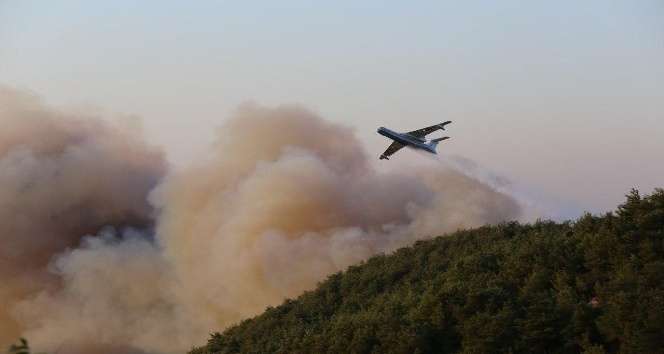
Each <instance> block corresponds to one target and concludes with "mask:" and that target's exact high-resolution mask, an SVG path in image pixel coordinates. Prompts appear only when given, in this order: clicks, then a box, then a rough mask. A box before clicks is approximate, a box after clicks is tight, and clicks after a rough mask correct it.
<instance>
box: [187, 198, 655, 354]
mask: <svg viewBox="0 0 664 354" xmlns="http://www.w3.org/2000/svg"><path fill="white" fill-rule="evenodd" d="M663 240H664V190H662V189H658V190H656V191H655V192H654V193H653V194H652V195H649V196H641V195H640V194H639V193H638V192H637V191H635V190H634V191H632V192H631V193H630V194H629V195H628V196H627V200H626V202H625V203H624V204H622V205H620V206H619V207H618V209H617V210H616V211H615V212H613V213H608V214H606V215H603V216H593V215H589V214H587V215H584V216H583V217H581V218H579V219H578V220H576V221H574V222H565V223H555V222H550V221H539V222H536V223H534V224H527V225H521V224H519V223H516V222H511V223H505V224H501V225H497V226H485V227H481V228H478V229H474V230H467V231H459V232H457V233H454V234H452V235H447V236H444V237H438V238H435V239H432V240H428V241H420V242H418V243H416V244H415V245H413V246H412V247H408V248H403V249H400V250H398V251H396V252H395V253H393V254H391V255H379V256H376V257H373V258H371V259H369V260H367V261H366V262H364V263H362V264H360V265H357V266H353V267H350V268H349V269H348V270H346V271H345V272H342V273H337V274H333V275H331V276H330V277H329V278H328V279H327V280H325V281H324V282H322V283H321V284H319V286H318V288H317V289H315V290H313V291H309V292H306V293H304V294H303V295H302V296H300V297H299V298H297V299H295V300H286V301H285V302H284V303H283V304H282V305H280V306H278V307H274V308H272V307H270V308H268V309H267V310H266V311H265V312H264V313H263V314H262V315H260V316H257V317H255V318H252V319H249V320H246V321H243V322H242V323H240V324H238V325H236V326H234V327H231V328H228V329H227V330H225V331H224V332H223V333H215V334H213V335H212V337H211V338H210V340H209V342H208V344H207V345H205V346H203V347H200V348H195V349H193V350H192V351H191V352H190V354H210V353H215V354H217V353H219V354H221V353H434V352H435V353H453V352H464V353H489V352H539V353H568V352H586V353H617V352H620V353H661V352H664V245H663Z"/></svg>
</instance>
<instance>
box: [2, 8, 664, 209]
mask: <svg viewBox="0 0 664 354" xmlns="http://www.w3.org/2000/svg"><path fill="white" fill-rule="evenodd" d="M663 63H664V2H663V1H661V0H638V1H599V0H589V1H583V2H579V1H571V0H563V1H555V2H533V1H511V0H508V1H500V2H495V1H464V2H452V1H409V2H406V1H334V2H332V1H329V2H321V1H288V0H284V1H278V2H277V1H270V2H268V1H262V2H259V1H234V2H232V1H195V2H191V1H179V2H174V1H140V2H139V1H127V0H118V1H112V2H110V1H105V2H102V1H83V0H78V1H77V0H60V1H32V0H0V84H3V85H8V86H11V87H15V88H20V89H24V90H29V91H32V92H35V93H37V94H38V95H40V96H42V97H44V99H45V100H47V102H49V103H51V104H53V105H56V106H60V107H85V108H86V109H94V110H97V111H99V112H101V113H103V114H108V115H115V114H123V115H132V116H136V117H140V119H141V120H142V121H143V125H144V129H145V134H146V135H147V137H148V139H149V140H150V141H152V142H153V143H154V144H157V145H160V146H163V148H164V149H165V150H166V151H167V152H168V155H169V159H170V160H171V161H172V162H173V163H174V165H175V166H181V165H185V164H187V163H188V162H189V161H192V160H195V159H196V158H197V157H198V156H199V155H201V154H203V153H204V152H205V151H206V150H205V149H206V146H208V145H209V144H210V142H212V141H213V140H214V139H215V138H216V137H218V136H221V138H222V139H223V134H224V132H223V131H220V130H219V129H217V127H218V126H219V125H220V123H221V122H223V121H224V119H226V118H227V117H228V116H230V115H231V113H232V112H233V111H234V110H235V109H236V107H237V106H238V105H240V104H242V103H245V102H256V103H259V104H262V105H268V106H276V105H280V104H291V103H296V104H301V105H303V106H305V107H308V108H309V109H311V110H313V111H315V112H317V113H318V114H320V115H321V116H323V117H325V118H326V119H328V120H330V121H334V122H339V123H342V124H346V125H349V126H352V127H353V128H354V129H355V131H356V134H357V136H359V137H360V138H361V139H362V140H363V141H364V143H365V146H366V149H367V150H368V151H369V153H371V154H374V155H376V157H377V156H378V155H379V154H380V152H382V150H384V149H385V148H386V147H387V145H388V143H389V142H388V141H386V140H385V138H383V137H381V136H379V135H378V134H376V128H377V127H378V126H386V127H389V128H391V129H393V130H397V131H408V130H414V129H417V128H420V127H423V126H427V125H431V124H433V123H438V122H442V121H446V120H452V121H454V123H453V124H452V125H450V126H448V134H449V135H450V136H452V139H450V140H448V141H446V142H445V143H444V144H441V146H440V147H439V149H440V152H441V153H442V154H446V156H455V157H463V158H465V159H469V160H471V161H474V162H475V163H476V164H477V165H478V166H481V168H483V169H485V170H486V171H489V172H490V173H492V174H496V175H499V176H502V177H504V178H507V179H509V180H510V181H511V183H512V185H513V188H514V190H517V191H519V193H522V194H524V195H526V196H527V198H530V199H532V200H534V201H535V202H536V203H541V204H542V205H544V209H546V210H547V213H548V214H549V216H551V217H573V216H577V215H579V214H580V213H581V212H583V211H591V212H595V213H598V212H603V211H608V210H611V209H613V208H614V207H615V206H616V205H617V204H618V203H620V202H621V201H622V200H623V199H624V194H626V193H627V192H628V191H629V189H631V188H639V189H640V190H642V191H643V192H650V191H651V190H652V189H653V188H655V187H662V186H664V178H663V177H664V64H663ZM416 158H421V157H420V155H417V154H414V153H412V152H409V151H405V152H403V153H400V154H398V155H395V156H394V158H392V159H391V160H390V161H389V162H388V163H390V164H394V165H397V166H398V165H399V164H406V163H407V160H412V159H416ZM376 163H377V164H378V161H376ZM382 163H385V161H382ZM545 216H546V215H545Z"/></svg>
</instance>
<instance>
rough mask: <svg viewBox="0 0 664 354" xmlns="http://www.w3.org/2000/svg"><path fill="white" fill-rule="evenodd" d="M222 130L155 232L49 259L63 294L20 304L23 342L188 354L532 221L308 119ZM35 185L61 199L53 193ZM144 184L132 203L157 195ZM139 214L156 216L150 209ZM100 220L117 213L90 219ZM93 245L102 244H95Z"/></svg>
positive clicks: (180, 183) (478, 191)
mask: <svg viewBox="0 0 664 354" xmlns="http://www.w3.org/2000/svg"><path fill="white" fill-rule="evenodd" d="M2 117H3V118H2V119H3V120H4V119H5V118H4V115H3V116H2ZM220 132H221V133H220V136H219V139H218V142H217V143H216V144H215V146H214V154H213V157H211V158H209V159H206V160H205V161H201V162H200V163H199V164H197V165H196V166H195V167H191V168H189V169H187V170H185V171H180V172H173V173H171V174H170V175H168V176H167V177H166V178H165V180H164V181H163V182H162V183H161V184H160V185H159V186H158V187H157V188H156V189H155V190H154V191H153V192H152V194H151V196H150V202H151V204H152V206H153V207H154V208H156V210H157V211H158V212H157V214H156V220H155V223H156V231H155V232H154V233H146V232H144V231H140V230H135V229H125V230H124V231H122V229H121V228H117V229H116V230H117V231H116V230H114V229H105V230H101V231H94V228H89V229H76V230H73V231H72V233H71V234H67V236H62V237H69V238H70V240H75V242H73V243H72V242H65V244H67V245H68V246H70V247H71V248H70V249H68V250H63V249H62V248H53V249H52V251H51V253H50V254H49V256H54V257H55V258H54V261H53V262H52V263H51V272H50V273H49V274H50V276H51V277H53V278H55V279H57V284H55V286H54V287H50V288H40V287H39V286H35V287H32V288H30V289H29V291H23V292H22V293H21V294H20V295H17V296H18V297H19V298H20V299H21V301H20V302H18V303H16V302H11V308H10V311H9V314H10V315H11V316H13V318H14V321H15V322H16V323H17V325H18V327H17V328H20V330H21V334H23V335H25V336H27V337H28V338H29V339H31V340H32V341H33V342H34V343H35V344H37V345H38V346H39V349H45V350H55V349H57V348H66V349H65V351H66V352H68V353H70V352H72V353H73V352H79V353H95V352H97V353H127V352H130V351H132V350H133V351H134V352H137V353H138V352H150V353H175V352H182V351H184V350H186V349H188V348H190V347H191V346H192V345H195V344H200V343H203V341H204V340H205V338H206V337H207V335H208V333H209V332H210V331H215V330H221V329H223V328H224V327H225V326H228V325H230V324H232V323H234V322H237V321H239V320H241V319H243V318H246V317H248V316H251V315H255V314H257V313H260V312H261V311H262V310H263V309H264V308H265V307H266V306H268V305H276V304H278V303H280V302H281V301H282V300H283V299H284V298H285V297H294V296H297V295H298V294H299V293H301V292H302V291H303V290H306V289H311V288H313V287H314V286H315V284H316V282H317V281H320V280H322V279H324V278H325V276H326V275H328V274H330V273H333V272H335V271H338V270H342V269H344V268H345V267H347V266H348V265H350V264H353V263H356V262H358V261H361V260H363V259H366V258H368V257H369V256H371V255H372V254H376V253H379V252H389V251H391V250H394V249H395V248H397V247H400V246H404V245H408V244H410V243H412V242H413V241H414V240H416V239H418V238H425V237H431V236H436V235H440V234H443V233H446V232H449V231H454V230H457V229H460V228H467V227H473V226H478V225H482V224H485V223H495V222H499V221H502V220H507V219H513V218H516V217H518V215H519V206H518V204H517V203H516V202H515V201H514V199H512V198H511V197H509V196H507V195H505V194H503V193H500V192H497V191H495V190H494V189H493V188H491V187H489V186H487V185H486V184H483V183H481V182H479V181H477V180H475V179H473V178H470V177H467V176H466V175H464V174H462V173H460V172H458V171H456V170H454V169H451V168H448V167H446V166H445V165H443V164H440V163H435V162H429V163H427V164H425V165H424V166H413V167H412V168H410V169H408V170H406V171H402V172H388V173H379V172H376V171H375V170H374V169H373V168H372V167H371V164H370V162H369V159H368V158H367V156H366V154H365V153H364V150H363V147H362V145H361V144H360V143H359V142H358V141H357V139H356V138H355V136H354V134H353V132H352V130H350V129H348V128H346V127H343V126H339V125H336V124H332V123H329V122H326V121H324V120H322V119H321V118H319V117H317V116H316V115H315V114H313V113H311V112H309V111H307V110H305V109H302V108H299V107H294V106H284V107H279V108H275V109H268V108H262V107H258V106H252V105H248V106H244V107H241V108H240V109H239V110H238V111H237V112H236V113H235V114H234V116H233V117H231V119H229V120H227V121H226V123H225V124H224V125H223V126H222V127H221V130H220ZM33 134H37V133H32V132H31V131H29V130H26V134H25V135H24V136H25V138H24V139H32V138H33V136H34V135H33ZM1 139H2V138H0V146H2V144H3V143H4V142H3V141H2V140H1ZM44 139H45V140H49V139H50V138H48V136H45V137H44ZM18 140H20V139H18ZM18 140H16V139H15V141H18ZM93 140H94V139H93ZM102 140H103V139H102ZM92 145H93V146H94V145H95V144H94V143H93V144H92ZM0 151H1V150H0ZM147 151H149V149H148V150H147ZM142 154H145V151H143V152H142ZM5 155H7V154H6V153H4V152H3V153H2V154H0V158H2V159H3V160H4V159H6V158H7V157H5ZM130 155H131V156H126V158H127V161H133V160H134V159H136V158H137V157H136V155H138V156H140V155H141V153H139V152H136V151H135V153H134V154H130ZM148 155H149V154H148ZM104 158H105V157H98V158H97V160H100V161H103V160H104ZM155 159H156V160H155V161H160V160H159V158H155ZM141 162H142V163H143V164H141V166H142V165H144V163H145V161H142V160H141ZM127 163H129V162H127ZM155 166H160V163H155ZM74 167H76V168H77V169H76V171H77V172H78V173H83V170H86V169H87V168H85V167H84V166H78V165H76V166H72V168H74ZM156 170H158V169H156ZM139 171H141V169H122V171H117V170H106V173H107V174H110V176H109V177H108V178H116V177H115V175H114V174H122V175H125V176H133V174H134V173H137V174H138V175H139V176H140V175H141V174H140V173H138V172H139ZM72 173H73V172H72ZM155 175H158V173H156V174H155ZM71 178H73V177H71ZM135 178H136V179H137V180H143V179H142V178H139V177H135ZM132 180H133V179H132ZM147 180H149V179H145V181H147ZM153 180H154V179H151V180H150V181H153ZM35 183H37V184H38V185H39V186H40V188H44V189H48V188H49V186H50V183H52V181H51V180H50V179H43V180H39V181H38V182H35ZM61 183H64V182H61ZM131 186H132V184H131V183H129V186H128V187H127V190H128V193H133V196H132V197H129V196H127V197H126V198H130V199H131V198H139V199H140V198H143V197H144V196H145V193H143V194H142V195H140V196H139V191H138V188H135V187H134V189H132V187H131ZM0 188H4V185H2V186H0ZM72 188H73V187H72ZM95 191H96V190H95ZM91 192H92V191H91V190H83V191H79V190H77V191H76V192H73V191H72V192H71V193H74V195H78V194H83V193H91ZM116 192H117V193H118V194H122V193H124V192H123V191H122V190H119V191H116ZM13 198H15V199H17V200H21V199H22V198H24V197H23V196H22V195H20V194H14V196H13ZM113 198H121V196H119V195H113V196H112V197H110V199H109V200H113ZM134 202H135V203H136V206H139V205H141V209H140V210H143V211H144V209H143V208H146V209H145V210H148V211H147V212H149V207H147V206H146V205H145V203H144V201H143V199H140V200H138V201H137V200H134ZM14 203H18V201H15V202H14ZM62 203H66V201H63V200H60V201H58V202H54V204H55V205H49V204H43V205H42V204H39V203H36V204H37V206H36V208H40V207H41V206H43V207H44V208H53V207H57V206H60V205H61V204H62ZM113 205H114V206H117V205H123V204H122V203H118V202H117V201H116V202H114V204H113ZM96 208H102V209H104V207H103V206H96V205H93V206H91V207H89V208H88V209H96ZM109 209H110V207H109ZM39 210H40V211H38V212H36V213H37V214H36V215H42V214H46V215H48V213H49V211H48V209H45V210H43V211H42V210H41V209H39ZM112 210H115V209H112ZM90 212H93V213H96V212H97V211H96V210H95V211H90ZM144 212H145V211H144ZM141 215H144V214H141ZM123 220H124V219H123ZM40 222H41V219H37V218H33V223H40ZM96 224H98V223H96ZM96 224H95V225H96ZM105 224H108V225H118V226H122V225H127V224H128V223H126V222H114V220H113V219H112V218H111V219H109V220H108V222H106V223H105ZM13 230H15V228H9V229H8V232H9V233H11V232H12V231H13ZM81 231H84V232H83V233H82V232H81ZM85 233H92V234H91V236H88V237H86V238H84V239H83V240H82V241H81V238H80V237H81V236H82V235H83V234H85ZM23 234H25V235H28V234H29V233H28V232H27V231H25V232H23ZM3 237H4V236H3ZM26 237H32V236H26ZM9 239H12V238H11V237H10V238H9ZM33 242H35V241H29V242H25V245H23V244H18V243H16V244H15V245H13V247H18V249H17V252H19V251H20V247H27V248H28V249H29V248H30V247H35V246H34V245H32V243H33ZM4 243H5V240H4V238H3V246H4ZM47 258H48V257H47ZM17 259H18V260H19V261H18V262H19V263H20V258H17ZM19 263H17V264H19ZM37 268H39V269H41V270H42V271H43V270H44V269H45V268H44V264H41V265H40V266H39V267H37ZM14 298H16V296H15V297H14ZM3 301H4V300H3Z"/></svg>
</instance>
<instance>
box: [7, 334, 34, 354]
mask: <svg viewBox="0 0 664 354" xmlns="http://www.w3.org/2000/svg"><path fill="white" fill-rule="evenodd" d="M30 353H31V352H30V346H29V345H28V341H27V340H26V339H25V338H21V339H19V343H18V344H12V346H11V347H9V354H30Z"/></svg>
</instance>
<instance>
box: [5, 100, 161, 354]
mask: <svg viewBox="0 0 664 354" xmlns="http://www.w3.org/2000/svg"><path fill="white" fill-rule="evenodd" d="M0 126H2V128H1V129H0V244H1V245H0V278H1V279H2V283H3V284H2V286H1V287H0V303H2V307H0V344H6V343H7V341H9V340H14V339H16V336H17V335H18V334H19V333H20V328H19V326H18V324H17V322H16V319H15V317H14V316H12V315H11V314H10V311H12V309H13V308H14V305H15V304H16V303H17V302H18V301H20V300H22V299H24V298H25V297H26V296H30V295H31V294H33V293H35V292H36V291H44V290H55V289H57V288H58V283H59V279H58V277H57V276H55V275H53V274H51V273H49V272H48V269H47V266H48V263H49V261H50V259H51V257H53V256H54V255H56V254H58V253H60V252H62V251H65V250H66V249H67V248H68V247H76V246H77V245H78V243H79V240H80V238H81V237H82V236H83V235H85V234H87V233H94V232H97V231H98V230H99V229H100V228H101V227H103V226H106V225H118V226H123V225H133V226H136V227H143V226H146V225H148V224H149V223H150V222H151V217H150V214H151V210H152V208H151V206H150V205H149V203H147V202H146V201H145V200H146V199H145V198H146V195H147V193H148V191H149V190H150V189H151V188H153V186H154V185H155V184H156V183H157V181H158V179H159V178H160V176H161V175H162V174H163V172H164V164H163V159H162V158H161V155H160V153H158V152H155V151H153V150H151V149H149V148H147V147H146V146H145V145H144V144H143V143H142V142H141V141H140V140H139V139H138V137H137V136H135V134H134V133H132V132H131V131H129V130H128V129H127V128H123V127H120V126H117V125H112V124H109V123H106V122H103V121H101V120H98V119H90V117H83V116H73V115H67V114H63V113H60V112H57V111H55V110H52V109H49V108H47V107H45V106H44V104H43V103H42V102H41V101H40V100H39V99H38V98H36V97H34V96H32V95H30V94H26V93H23V92H17V91H14V90H11V89H8V88H4V87H0Z"/></svg>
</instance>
